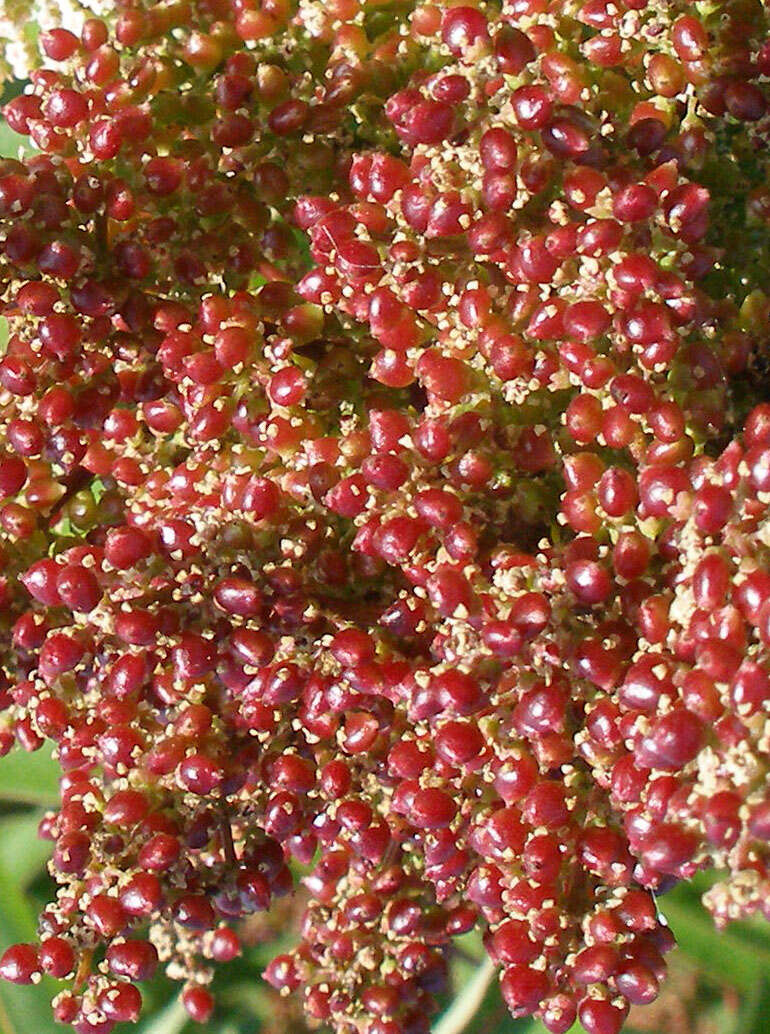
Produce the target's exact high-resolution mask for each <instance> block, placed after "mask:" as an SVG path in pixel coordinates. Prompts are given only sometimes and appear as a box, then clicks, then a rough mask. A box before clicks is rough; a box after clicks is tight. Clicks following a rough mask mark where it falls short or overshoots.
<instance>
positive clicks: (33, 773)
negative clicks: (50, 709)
mask: <svg viewBox="0 0 770 1034" xmlns="http://www.w3.org/2000/svg"><path fill="white" fill-rule="evenodd" d="M23 88H24V83H21V82H10V83H7V84H5V88H4V89H3V90H2V96H1V97H0V103H3V104H4V103H5V102H7V101H8V100H10V99H11V98H12V97H13V96H15V95H16V94H18V93H20V92H21V91H22V90H23ZM21 144H22V138H21V137H19V136H18V135H17V134H16V133H13V132H12V131H11V130H10V129H8V127H7V126H5V125H4V124H2V121H1V120H0V156H7V157H14V158H15V157H18V154H19V148H20V146H21ZM4 322H5V321H4V320H2V318H0V352H1V351H2V348H3V346H4V344H5V328H4V326H3V324H4ZM57 774H58V767H57V766H56V764H55V762H54V761H53V760H52V759H51V758H50V756H49V755H48V754H47V753H46V751H45V750H41V751H38V752H37V753H35V754H25V753H24V752H23V751H21V750H17V751H15V752H13V753H11V754H10V755H9V756H7V757H5V758H2V759H0V953H2V951H4V950H5V949H6V948H7V947H8V946H9V945H10V944H13V943H14V942H16V941H27V940H33V939H34V938H35V932H36V923H37V914H38V912H39V911H40V909H41V908H42V906H43V904H44V903H45V902H46V901H48V900H49V899H50V896H51V893H52V881H51V880H50V878H49V876H48V873H47V869H46V863H47V859H48V855H49V852H50V845H49V844H48V843H47V842H44V841H41V840H38V839H37V826H38V823H39V822H40V819H41V818H42V817H43V815H44V814H45V812H46V811H47V810H49V809H53V808H55V807H56V806H57V803H58V789H57ZM711 882H712V881H711V880H710V879H709V878H708V877H707V876H704V877H701V878H699V880H698V881H696V882H694V883H692V884H689V885H687V886H680V887H678V888H676V889H675V890H673V891H671V892H669V893H668V894H666V895H664V896H663V897H661V898H660V899H659V907H660V909H661V911H662V912H663V914H664V915H665V916H666V918H667V919H668V921H669V924H670V926H671V927H672V929H673V931H674V933H675V935H676V937H677V940H678V941H679V945H680V947H679V949H678V950H677V951H675V952H673V953H672V954H671V955H669V956H668V961H669V979H668V982H667V983H666V984H665V986H664V989H663V992H662V994H661V996H660V998H659V999H658V1000H657V1001H656V1002H655V1003H654V1004H653V1005H650V1006H646V1007H645V1008H635V1009H633V1010H632V1011H631V1015H630V1017H629V1020H628V1023H627V1025H626V1028H625V1030H626V1032H627V1034H770V923H765V922H763V921H761V920H757V921H755V922H750V923H738V924H735V925H733V926H731V927H730V928H729V929H728V930H726V931H723V932H721V933H719V932H717V931H716V930H715V929H714V926H713V923H712V922H711V919H710V918H709V916H708V915H707V914H706V912H705V911H704V909H703V907H702V906H701V904H700V896H701V894H702V893H703V891H704V890H705V889H707V888H708V886H709V885H710V883H711ZM301 913H302V901H301V900H295V901H294V902H291V903H290V902H287V901H284V902H279V903H278V907H276V908H275V909H274V911H273V912H271V914H270V915H268V916H257V917H254V919H253V920H251V921H250V922H249V923H248V924H246V926H245V928H242V929H241V931H240V932H241V934H242V940H243V943H244V945H245V951H244V955H243V957H242V958H240V959H238V960H237V961H236V962H233V963H230V964H228V965H227V966H222V967H220V969H219V972H218V974H217V976H216V978H215V982H214V988H213V989H214V991H215V992H216V998H217V1009H216V1012H215V1013H214V1016H213V1017H212V1019H211V1021H210V1022H209V1023H208V1024H207V1025H206V1028H205V1030H206V1034H306V1032H307V1031H308V1030H309V1028H308V1027H307V1025H306V1024H305V1023H304V1021H303V1019H302V1014H301V1010H300V1008H299V1007H298V1004H297V1002H296V1001H295V1000H294V999H292V998H289V999H285V998H281V997H280V996H279V995H278V994H277V993H276V992H274V991H272V989H271V988H269V987H268V986H267V985H266V984H265V983H264V982H263V981H262V979H261V976H260V974H261V972H262V970H263V969H264V967H265V965H266V964H267V963H268V962H269V960H270V959H271V958H272V957H273V956H274V955H275V954H278V953H279V952H281V951H285V950H287V948H288V947H289V946H290V945H291V943H292V940H293V938H292V932H291V931H292V930H293V929H294V928H296V926H297V924H298V923H299V920H300V917H301ZM484 957H485V956H484V952H483V948H482V945H481V940H480V938H479V936H478V935H476V934H471V935H468V936H467V937H465V938H461V939H459V940H458V942H456V949H455V951H454V955H453V957H452V959H451V973H452V984H453V986H452V989H451V992H450V993H449V994H448V995H447V996H446V1000H445V1002H444V1003H443V1012H441V1013H440V1014H438V1015H437V1017H436V1019H435V1022H434V1031H435V1034H461V1032H462V1031H465V1032H467V1034H547V1032H546V1031H545V1029H544V1028H543V1027H542V1026H541V1025H540V1024H539V1023H537V1022H536V1021H533V1020H518V1021H514V1020H512V1019H511V1018H510V1016H509V1015H508V1013H507V1010H506V1008H505V1005H504V1004H503V1002H502V1000H501V998H500V995H499V992H498V990H497V984H496V981H495V980H491V981H490V973H489V970H488V968H487V967H486V966H485V965H484ZM57 990H58V987H57V984H56V982H55V981H53V980H44V981H43V982H42V983H40V984H38V985H36V986H34V987H18V988H17V987H14V986H13V985H10V984H6V983H0V1034H49V1032H50V1034H55V1031H56V1030H61V1029H62V1028H60V1027H57V1026H56V1025H55V1024H54V1022H53V1020H52V1018H51V1011H50V1004H49V1003H50V1000H51V997H52V996H53V995H54V994H56V992H57ZM178 990H179V986H178V985H176V984H173V983H172V982H171V981H169V980H167V979H165V978H164V977H158V978H156V979H155V980H154V981H153V982H152V983H151V984H147V985H144V987H143V992H144V996H145V1003H146V1005H145V1014H144V1019H143V1020H142V1022H141V1023H139V1024H138V1025H137V1027H136V1028H134V1029H135V1030H136V1031H137V1032H138V1034H194V1032H195V1031H201V1030H202V1028H201V1027H199V1026H197V1025H196V1024H194V1023H192V1022H190V1021H189V1020H188V1019H187V1015H186V1013H185V1012H184V1010H183V1009H182V1007H181V1006H180V1005H179V1004H178V1002H177V994H178ZM578 1029H579V1028H576V1031H577V1030H578Z"/></svg>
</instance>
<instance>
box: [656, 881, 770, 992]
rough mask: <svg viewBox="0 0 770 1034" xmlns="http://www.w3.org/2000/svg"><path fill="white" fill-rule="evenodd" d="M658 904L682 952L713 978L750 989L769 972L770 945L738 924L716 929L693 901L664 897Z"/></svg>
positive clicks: (709, 918)
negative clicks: (759, 940) (765, 945)
mask: <svg viewBox="0 0 770 1034" xmlns="http://www.w3.org/2000/svg"><path fill="white" fill-rule="evenodd" d="M658 906H659V908H660V910H661V911H662V912H663V914H664V915H665V917H666V919H667V920H668V922H669V924H670V926H671V929H672V930H673V932H674V935H675V936H676V939H677V941H678V942H679V947H680V950H681V951H682V953H683V954H684V955H686V956H687V957H688V958H690V959H692V960H693V961H694V962H696V963H697V964H698V966H699V967H700V969H701V970H702V971H703V972H704V973H706V974H707V975H708V976H710V977H711V978H712V979H713V980H715V981H717V982H719V983H721V984H730V985H732V986H733V987H735V988H737V989H738V990H739V991H745V992H751V991H752V990H753V989H754V988H755V987H756V985H757V983H758V982H759V981H760V980H762V979H763V977H764V976H765V975H766V974H768V973H770V948H766V947H764V945H762V944H759V943H757V942H756V941H755V939H754V938H753V937H747V936H746V934H745V933H744V931H742V929H741V927H740V926H739V925H738V924H736V925H734V926H728V927H727V929H725V930H717V929H716V927H715V926H714V922H713V920H712V919H711V917H710V916H709V915H708V914H707V913H706V911H705V910H704V909H703V907H702V906H701V905H700V904H699V903H697V902H695V901H693V900H690V901H687V900H686V899H685V900H681V899H676V898H674V897H673V896H672V897H671V898H669V897H668V896H665V897H663V898H661V899H660V900H659V901H658Z"/></svg>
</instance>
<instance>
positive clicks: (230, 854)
mask: <svg viewBox="0 0 770 1034" xmlns="http://www.w3.org/2000/svg"><path fill="white" fill-rule="evenodd" d="M219 829H220V832H221V834H222V849H223V851H224V852H225V861H226V862H227V864H228V866H229V867H230V868H234V867H235V866H236V865H237V864H238V859H237V858H236V855H235V844H234V843H233V831H232V828H231V826H230V820H229V819H228V817H227V815H225V813H224V812H223V811H221V812H220V813H219Z"/></svg>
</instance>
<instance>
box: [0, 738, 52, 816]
mask: <svg viewBox="0 0 770 1034" xmlns="http://www.w3.org/2000/svg"><path fill="white" fill-rule="evenodd" d="M58 777H59V769H58V766H57V765H56V762H55V761H54V760H53V758H52V756H51V752H50V750H48V749H47V748H46V747H43V748H42V749H41V750H36V751H34V752H33V753H31V754H29V753H27V752H26V751H22V750H15V751H11V753H10V754H8V755H7V756H6V757H4V758H2V759H1V760H0V801H12V802H14V803H15V804H36V805H38V806H40V807H44V808H53V807H56V805H57V804H58V803H59V778H58Z"/></svg>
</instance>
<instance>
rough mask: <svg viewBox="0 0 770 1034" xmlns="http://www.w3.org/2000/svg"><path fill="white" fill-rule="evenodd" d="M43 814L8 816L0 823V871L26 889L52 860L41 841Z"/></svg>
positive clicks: (38, 812) (43, 842) (26, 813)
mask: <svg viewBox="0 0 770 1034" xmlns="http://www.w3.org/2000/svg"><path fill="white" fill-rule="evenodd" d="M42 817H43V812H42V811H37V810H35V811H26V812H23V813H22V814H20V815H19V814H14V815H5V816H3V817H2V819H0V870H2V871H5V872H7V873H8V874H9V875H10V876H12V877H13V879H14V882H15V883H16V884H18V886H19V887H20V889H22V890H23V889H26V888H27V887H28V886H29V885H30V883H32V881H33V880H34V879H35V878H36V877H37V876H39V875H40V873H41V872H42V871H43V869H44V868H45V863H46V862H47V861H48V859H49V858H50V857H51V845H50V844H49V843H47V842H46V841H45V840H40V839H39V837H38V835H37V827H38V824H39V822H40V819H41V818H42Z"/></svg>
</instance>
